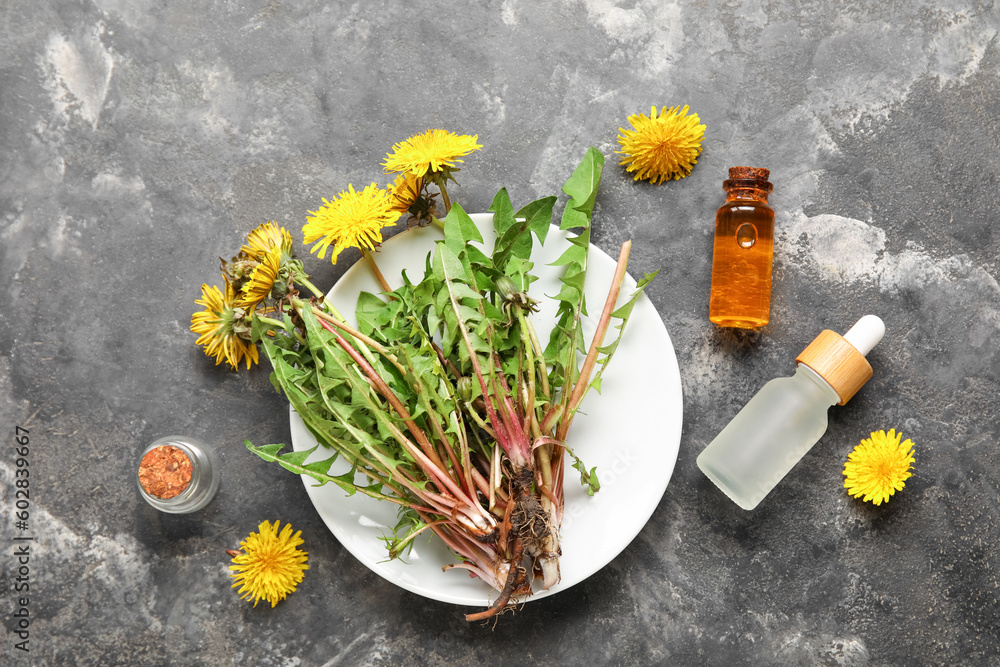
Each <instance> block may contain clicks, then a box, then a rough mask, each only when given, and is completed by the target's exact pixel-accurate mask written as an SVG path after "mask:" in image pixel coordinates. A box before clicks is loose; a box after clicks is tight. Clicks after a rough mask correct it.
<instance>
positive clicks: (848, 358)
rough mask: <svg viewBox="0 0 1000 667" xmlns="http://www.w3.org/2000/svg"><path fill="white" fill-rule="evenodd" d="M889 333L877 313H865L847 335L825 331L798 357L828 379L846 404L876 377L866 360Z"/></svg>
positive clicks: (800, 361) (798, 361) (796, 359)
mask: <svg viewBox="0 0 1000 667" xmlns="http://www.w3.org/2000/svg"><path fill="white" fill-rule="evenodd" d="M884 333H885V324H883V323H882V320H880V319H879V318H878V317H876V316H874V315H865V316H864V317H862V318H861V319H860V320H858V323H857V324H855V325H854V326H853V327H852V328H851V330H850V331H848V332H847V334H846V335H844V336H841V335H840V334H838V333H836V332H834V331H830V330H829V329H826V330H824V331H823V332H822V333H820V335H819V336H817V337H816V339H815V340H814V341H813V342H811V343H809V345H808V347H806V349H804V350H802V353H801V354H799V356H797V357H795V363H796V364H805V365H806V366H808V367H809V368H811V369H812V370H814V371H816V373H817V374H818V375H819V376H820V377H821V378H823V379H824V380H826V381H827V382H828V383H829V384H830V386H831V387H833V390H834V391H836V392H837V395H838V396H839V397H840V403H838V405H844V404H845V403H847V401H849V400H851V398H852V397H853V396H854V394H856V393H858V390H859V389H861V387H862V386H863V385H864V384H865V382H868V380H869V379H871V377H872V367H871V364H869V363H868V360H867V359H865V354H867V353H868V352H869V351H870V350H871V349H872V348H873V347H874V346H875V345H876V344H877V343H878V342H879V341H880V340H881V339H882V335H883V334H884Z"/></svg>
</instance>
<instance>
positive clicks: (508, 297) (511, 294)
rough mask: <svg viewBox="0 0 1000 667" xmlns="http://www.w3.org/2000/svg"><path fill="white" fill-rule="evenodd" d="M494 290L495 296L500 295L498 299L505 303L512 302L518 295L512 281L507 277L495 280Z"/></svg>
mask: <svg viewBox="0 0 1000 667" xmlns="http://www.w3.org/2000/svg"><path fill="white" fill-rule="evenodd" d="M496 288H497V294H499V295H500V298H501V299H503V300H504V301H507V302H509V301H513V300H514V298H515V295H517V294H518V291H517V285H515V284H514V281H513V280H511V279H510V278H508V277H507V276H500V278H498V279H497V282H496Z"/></svg>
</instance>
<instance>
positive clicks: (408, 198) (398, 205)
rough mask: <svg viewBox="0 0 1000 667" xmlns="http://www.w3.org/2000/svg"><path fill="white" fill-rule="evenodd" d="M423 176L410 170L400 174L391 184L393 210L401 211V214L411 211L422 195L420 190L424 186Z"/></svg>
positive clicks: (390, 196)
mask: <svg viewBox="0 0 1000 667" xmlns="http://www.w3.org/2000/svg"><path fill="white" fill-rule="evenodd" d="M423 180H424V179H423V178H422V177H420V176H414V175H413V174H412V173H410V172H406V173H405V174H400V175H399V176H397V177H396V180H395V181H393V183H392V185H390V186H389V198H390V200H391V202H392V204H391V205H392V210H394V211H399V213H400V215H406V214H407V213H409V211H410V208H411V207H412V206H413V205H414V204H415V203H416V201H417V198H418V197H420V191H421V190H422V189H423V187H424V183H423Z"/></svg>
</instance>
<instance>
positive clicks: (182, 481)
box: [139, 445, 193, 500]
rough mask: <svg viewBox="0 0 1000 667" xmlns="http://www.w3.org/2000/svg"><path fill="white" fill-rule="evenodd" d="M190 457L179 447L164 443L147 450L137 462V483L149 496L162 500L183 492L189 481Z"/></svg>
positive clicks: (190, 471) (190, 470)
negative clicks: (138, 462)
mask: <svg viewBox="0 0 1000 667" xmlns="http://www.w3.org/2000/svg"><path fill="white" fill-rule="evenodd" d="M192 472H193V471H192V466H191V459H189V458H188V456H187V454H185V453H184V450H182V449H181V448H180V447H175V446H173V445H164V446H162V447H156V448H154V449H151V450H149V451H148V452H147V453H146V455H145V456H143V457H142V461H141V462H140V464H139V483H140V484H141V485H142V488H143V489H144V490H145V491H146V493H148V494H149V495H151V496H156V497H157V498H161V499H163V500H167V499H169V498H174V497H176V496H178V495H180V494H181V493H183V492H184V489H186V488H187V487H188V485H189V484H190V483H191V475H192Z"/></svg>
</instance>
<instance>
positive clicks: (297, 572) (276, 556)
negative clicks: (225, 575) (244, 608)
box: [229, 521, 309, 607]
mask: <svg viewBox="0 0 1000 667" xmlns="http://www.w3.org/2000/svg"><path fill="white" fill-rule="evenodd" d="M280 523H281V522H280V521H275V522H274V525H271V524H270V523H269V522H267V521H265V522H263V523H261V524H260V525H259V526H258V527H257V530H258V531H259V532H257V533H250V535H249V536H248V537H247V538H246V539H245V540H243V541H242V542H240V549H241V550H242V552H243V553H240V554H239V555H237V556H235V557H234V558H233V565H230V566H229V569H230V570H233V572H230V573H229V576H231V577H232V578H233V579H235V580H236V583H234V584H233V586H232V587H233V588H236V587H237V586H242V588H240V590H239V591H238V592H239V594H240V597H241V598H242V599H244V600H248V601H249V600H253V606H255V607H256V606H257V603H258V602H259V601H260V600H264V601H265V602H270V603H271V607H274V606H275V605H277V604H278V603H279V602H280V601H281V600H284V599H285V597H287V596H288V594H289V593H294V592H295V588H296V586H298V584H299V583H300V582H301V581H302V576H303V575H302V572H303V570H308V569H309V566H308V565H307V564H306V561H307V560H308V554H307V553H306V552H305V551H302V550H301V549H299V548H298V546H299V545H300V544H302V531H301V530H300V531H298V532H297V533H295V534H294V535H293V534H292V527H291V525H289V524H287V523H286V524H285V527H284V528H282V529H281V532H280V533H279V532H278V525H279V524H280Z"/></svg>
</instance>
